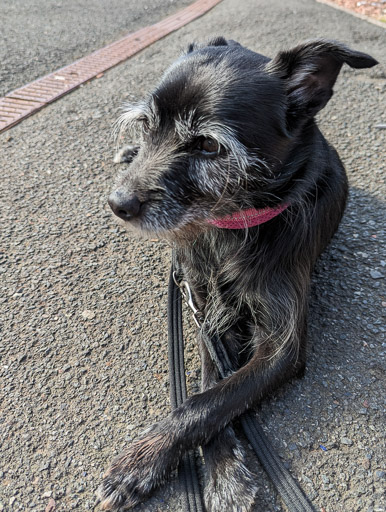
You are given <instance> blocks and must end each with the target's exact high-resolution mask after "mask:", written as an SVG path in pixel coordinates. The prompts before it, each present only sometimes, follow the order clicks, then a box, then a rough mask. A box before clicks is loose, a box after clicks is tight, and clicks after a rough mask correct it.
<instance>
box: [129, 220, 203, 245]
mask: <svg viewBox="0 0 386 512" xmlns="http://www.w3.org/2000/svg"><path fill="white" fill-rule="evenodd" d="M119 224H120V225H121V226H122V227H124V228H125V229H126V230H127V231H129V232H130V233H132V234H133V235H135V236H137V237H139V238H141V239H143V240H149V239H151V238H160V239H164V240H168V241H170V242H174V243H177V244H178V245H183V244H186V243H190V242H191V241H192V240H195V239H196V238H197V237H198V236H199V235H200V234H202V233H203V232H204V231H207V230H208V229H211V225H210V224H209V223H207V222H206V221H205V219H202V218H200V219H196V220H192V219H189V220H184V219H182V220H180V221H175V222H170V221H169V222H167V223H166V222H165V223H162V221H161V222H160V221H158V222H157V221H156V220H154V219H151V220H149V219H147V218H146V217H143V218H135V219H132V220H129V221H124V220H121V219H120V220H119Z"/></svg>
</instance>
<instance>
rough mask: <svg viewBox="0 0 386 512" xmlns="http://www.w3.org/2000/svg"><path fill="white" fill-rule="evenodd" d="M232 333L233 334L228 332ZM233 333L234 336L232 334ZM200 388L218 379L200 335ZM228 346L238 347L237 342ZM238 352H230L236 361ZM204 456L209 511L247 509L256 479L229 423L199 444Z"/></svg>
mask: <svg viewBox="0 0 386 512" xmlns="http://www.w3.org/2000/svg"><path fill="white" fill-rule="evenodd" d="M231 336H232V334H231ZM233 336H234V335H233ZM199 344H200V354H201V367H202V389H203V390H206V389H210V388H211V387H213V386H214V385H215V384H216V383H217V381H218V371H217V368H216V367H215V365H214V364H213V362H212V359H211V357H210V355H209V352H208V350H207V348H206V346H205V343H204V341H203V340H202V338H201V336H199ZM230 346H232V347H235V348H236V352H238V350H237V349H239V347H238V344H237V343H232V341H231V340H230ZM237 356H238V354H236V353H234V354H232V359H233V360H236V359H237ZM202 449H203V455H204V459H205V487H204V501H205V507H206V510H207V511H208V512H223V511H224V510H226V511H227V512H248V511H249V510H250V508H251V506H252V504H253V502H254V498H255V496H256V493H257V490H258V488H257V478H256V476H255V475H254V474H253V473H252V472H251V471H250V470H249V469H248V467H247V457H246V453H245V449H244V447H243V445H242V444H241V442H240V441H239V440H238V439H237V437H236V434H235V432H234V430H233V428H232V426H231V425H228V426H226V427H225V428H224V429H223V430H221V431H220V432H219V433H218V435H217V436H215V437H213V439H212V440H211V441H209V443H207V444H206V445H205V446H203V447H202Z"/></svg>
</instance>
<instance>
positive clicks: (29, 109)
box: [0, 0, 221, 133]
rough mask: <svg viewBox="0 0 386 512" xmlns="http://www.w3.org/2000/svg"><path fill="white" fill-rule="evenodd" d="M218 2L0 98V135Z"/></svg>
mask: <svg viewBox="0 0 386 512" xmlns="http://www.w3.org/2000/svg"><path fill="white" fill-rule="evenodd" d="M220 2H221V0H197V1H196V2H194V3H193V4H191V5H189V6H188V7H186V8H185V9H182V10H181V11H179V12H177V13H176V14H173V15H172V16H169V17H168V18H165V19H164V20H162V21H160V22H158V23H156V24H154V25H150V26H149V27H145V28H142V29H140V30H137V32H133V33H132V34H129V35H128V36H126V37H124V38H122V39H120V40H118V41H116V42H115V43H111V44H109V45H108V46H105V47H104V48H101V49H100V50H97V51H95V52H93V53H91V54H90V55H88V56H87V57H84V58H83V59H80V60H77V61H76V62H74V63H73V64H70V65H69V66H65V67H64V68H61V69H58V70H57V71H55V72H54V73H51V74H49V75H46V76H44V77H43V78H39V79H38V80H35V81H34V82H31V83H30V84H27V85H25V86H23V87H20V89H16V90H15V91H12V92H10V93H8V94H7V95H6V96H4V97H3V98H0V133H1V132H3V131H5V130H7V129H8V128H11V127H12V126H14V125H15V124H17V123H19V122H20V121H21V120H22V119H24V118H26V117H28V116H30V115H31V114H33V113H35V112H37V111H38V110H40V109H41V108H43V107H44V106H45V105H47V104H48V103H52V102H53V101H55V100H56V99H58V98H60V97H61V96H63V95H64V94H67V93H68V92H70V91H72V90H73V89H75V88H76V87H79V85H81V84H83V83H84V82H87V81H88V80H91V79H92V78H95V77H96V76H97V75H99V74H100V73H103V72H104V71H106V70H108V69H110V68H112V67H114V66H116V65H117V64H119V63H120V62H123V61H124V60H126V59H128V58H129V57H132V56H133V55H134V54H136V53H138V52H139V51H140V50H143V49H144V48H146V46H149V45H150V44H152V43H154V42H155V41H158V40H159V39H161V38H162V37H165V36H166V35H168V34H170V33H171V32H174V31H175V30H177V29H179V28H181V27H183V26H184V25H186V24H187V23H189V22H191V21H193V20H195V19H196V18H198V17H200V16H202V15H203V14H205V13H206V12H208V11H209V10H210V9H212V7H214V6H215V5H217V4H218V3H220Z"/></svg>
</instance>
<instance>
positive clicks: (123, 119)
mask: <svg viewBox="0 0 386 512" xmlns="http://www.w3.org/2000/svg"><path fill="white" fill-rule="evenodd" d="M156 119H157V115H156V112H155V104H154V99H153V98H152V97H151V98H150V99H148V100H147V101H139V102H137V103H125V104H124V105H123V112H122V114H121V115H120V116H119V117H118V119H117V121H116V123H115V125H114V134H115V135H119V134H121V133H123V132H125V131H126V130H134V129H135V128H136V126H137V124H138V122H139V121H146V122H147V123H148V125H149V127H151V128H152V127H154V126H155V125H156Z"/></svg>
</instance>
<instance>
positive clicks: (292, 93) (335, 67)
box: [98, 38, 376, 512]
mask: <svg viewBox="0 0 386 512" xmlns="http://www.w3.org/2000/svg"><path fill="white" fill-rule="evenodd" d="M344 63H347V64H348V65H349V66H351V67H353V68H367V67H371V66H374V65H375V64H376V61H375V60H374V59H373V58H372V57H370V56H369V55H366V54H364V53H360V52H356V51H353V50H350V49H349V48H347V47H346V46H344V45H342V44H340V43H337V42H333V41H325V40H317V41H310V42H306V43H304V44H301V45H299V46H297V47H296V48H293V49H291V50H289V51H284V52H281V53H279V55H278V56H277V57H275V58H274V59H273V60H270V59H268V58H266V57H264V56H262V55H259V54H257V53H254V52H252V51H250V50H248V49H246V48H244V47H242V46H241V45H239V44H238V43H235V42H234V41H226V40H225V39H223V38H217V39H214V40H212V41H211V42H209V43H208V45H206V46H202V47H201V46H196V45H191V46H190V48H189V49H188V52H187V54H186V55H184V56H183V57H182V58H180V59H179V60H177V62H176V63H175V64H173V65H172V66H171V68H170V69H169V70H168V71H167V72H166V74H165V75H164V77H163V79H162V80H161V82H160V84H159V85H158V87H157V88H156V89H155V91H153V92H152V93H151V94H150V95H149V96H148V98H147V99H146V100H144V101H143V102H141V103H139V104H136V105H132V106H130V107H129V108H128V110H127V112H125V114H123V116H122V118H121V123H120V124H121V126H122V127H123V128H126V127H128V126H131V127H133V126H135V127H136V128H138V130H139V132H140V134H141V141H140V143H139V146H138V147H137V146H132V147H130V148H128V149H125V150H124V151H123V152H122V153H121V155H120V160H121V161H127V162H128V161H131V160H132V162H131V164H130V166H129V167H127V168H126V169H125V170H124V171H123V172H122V174H121V176H120V177H119V180H118V184H117V186H116V189H115V191H114V192H113V194H112V195H111V196H110V198H109V204H110V206H111V208H112V209H113V211H114V213H115V214H116V215H118V217H121V218H122V219H123V220H124V221H125V222H126V223H127V225H131V226H133V227H135V228H137V229H139V230H141V231H144V232H146V233H149V232H152V233H157V235H160V236H165V237H167V238H168V239H169V240H171V241H172V242H173V244H174V246H175V248H176V252H177V257H178V260H179V263H180V265H181V266H182V268H183V272H184V276H185V279H186V280H187V281H188V282H189V284H190V286H191V288H192V290H193V294H194V299H195V302H196V305H197V307H198V309H199V310H200V312H201V314H202V315H203V317H204V326H205V328H206V329H208V330H209V334H214V333H216V334H217V335H219V336H221V339H222V341H223V343H224V344H225V346H226V348H227V349H228V352H229V354H230V355H231V358H232V364H233V366H234V368H235V372H234V373H233V374H232V375H231V376H230V377H227V378H226V379H224V380H220V381H218V375H217V371H216V370H215V368H214V365H213V364H212V361H211V359H210V357H209V355H208V353H207V350H206V348H205V347H204V346H203V343H202V341H201V340H200V348H201V358H202V367H203V369H202V375H203V391H202V393H199V394H197V395H194V396H192V397H190V398H189V399H188V400H187V401H186V402H184V403H183V405H182V406H181V407H179V408H177V409H176V410H174V411H173V412H172V413H171V414H170V415H169V416H168V417H167V418H166V419H165V420H163V421H161V422H160V423H157V424H155V425H153V426H152V427H151V428H150V429H149V430H148V431H147V432H146V433H145V434H144V435H143V436H142V437H141V438H140V439H138V440H137V441H135V442H134V443H133V444H132V445H131V446H129V447H128V448H127V450H126V451H125V452H124V453H123V454H121V455H120V456H118V457H117V458H116V459H115V460H114V461H113V463H112V465H111V467H110V468H109V470H108V471H107V473H106V476H105V478H104V480H103V483H102V485H101V487H100V489H99V491H98V492H99V497H100V500H101V506H102V508H103V509H105V510H126V509H129V508H131V507H133V506H135V505H136V504H137V503H139V502H141V501H143V500H145V499H146V498H147V497H148V496H149V495H150V494H151V492H152V491H153V490H154V489H155V488H156V487H157V486H159V485H160V484H162V483H163V482H164V481H165V479H166V478H167V476H168V474H169V473H170V471H171V470H172V469H173V468H175V467H176V466H177V464H178V461H179V458H180V456H181V454H182V453H183V452H185V451H186V450H189V449H191V448H194V447H197V446H203V449H204V456H205V462H206V468H207V471H208V478H207V482H208V483H207V488H206V492H205V498H206V506H207V508H208V510H210V511H216V512H220V511H221V512H223V511H226V512H230V511H231V512H232V511H248V510H249V509H250V507H251V505H252V502H253V498H254V493H255V483H254V478H253V475H252V474H251V473H250V472H249V470H248V469H247V468H246V466H245V462H244V457H245V456H244V453H243V449H242V447H241V445H240V443H239V442H238V441H237V439H236V437H235V435H234V432H233V430H232V427H231V422H232V420H233V419H235V418H237V417H238V416H239V415H240V414H242V413H243V412H244V411H245V410H246V409H247V408H249V407H253V406H254V405H256V404H258V403H259V402H260V401H261V400H262V399H263V398H264V397H265V396H267V395H268V394H269V393H270V392H272V391H274V390H275V389H276V388H277V387H278V386H280V385H282V384H283V383H284V382H286V381H287V380H288V379H290V378H291V377H293V376H297V375H301V374H302V372H303V371H304V367H305V359H306V330H307V296H308V290H309V284H310V274H311V271H312V268H313V265H314V263H315V260H316V258H317V257H318V255H319V254H320V252H321V251H322V250H323V249H324V247H325V246H326V245H327V244H328V242H329V240H330V239H331V237H332V235H333V234H334V232H335V230H336V229H337V227H338V225H339V222H340V219H341V217H342V214H343V210H344V207H345V202H346V195H347V180H346V175H345V171H344V169H343V166H342V164H341V162H340V160H339V157H338V155H337V153H336V152H335V150H334V149H333V148H332V147H331V146H330V145H329V144H328V143H327V142H326V140H325V139H324V137H323V135H322V134H321V133H320V131H319V129H318V127H317V126H316V123H315V120H314V116H315V114H317V112H319V110H321V109H322V108H323V107H324V106H325V105H326V103H327V102H328V100H329V99H330V98H331V96H332V88H333V85H334V83H335V80H336V78H337V76H338V74H339V71H340V69H341V67H342V65H343V64H344ZM199 338H200V336H199Z"/></svg>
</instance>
